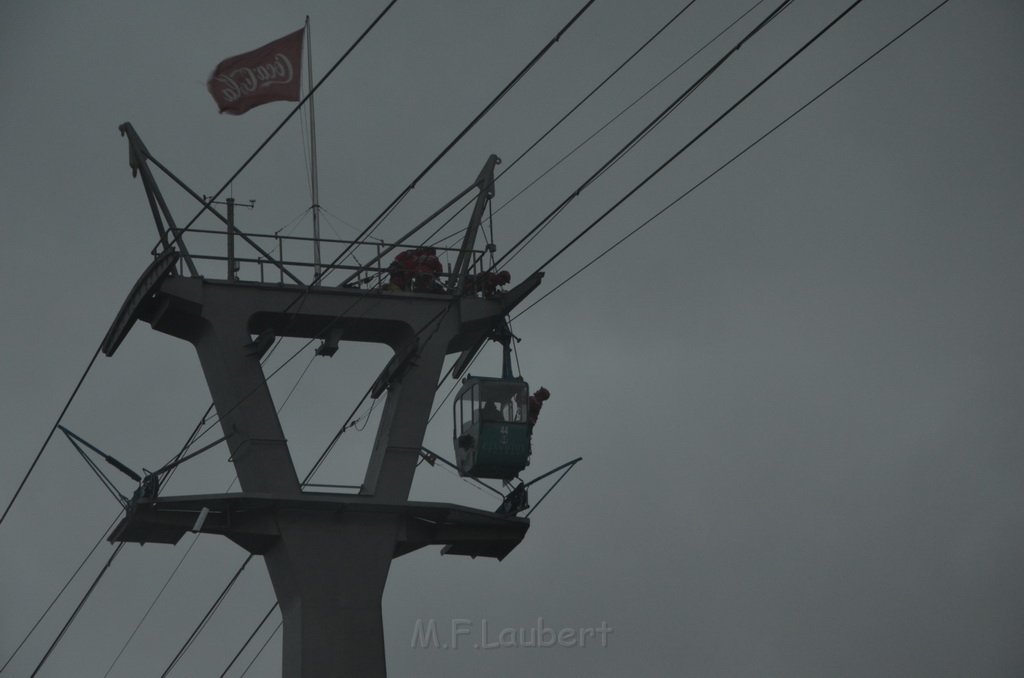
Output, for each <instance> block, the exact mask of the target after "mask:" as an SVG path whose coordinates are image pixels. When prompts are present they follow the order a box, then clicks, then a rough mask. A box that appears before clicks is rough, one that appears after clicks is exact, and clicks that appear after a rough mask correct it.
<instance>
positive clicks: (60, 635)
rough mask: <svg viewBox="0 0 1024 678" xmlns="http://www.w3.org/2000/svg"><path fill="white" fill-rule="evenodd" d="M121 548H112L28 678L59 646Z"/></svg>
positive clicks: (119, 545) (121, 546)
mask: <svg viewBox="0 0 1024 678" xmlns="http://www.w3.org/2000/svg"><path fill="white" fill-rule="evenodd" d="M122 548H124V543H121V544H118V545H117V547H116V548H114V552H113V553H111V554H110V557H109V558H107V562H106V563H104V565H103V569H102V570H100V572H99V574H97V575H96V578H95V579H93V581H92V584H90V586H89V588H88V590H87V591H86V592H85V595H83V596H82V599H81V600H79V601H78V605H76V606H75V609H74V611H73V612H72V613H71V616H70V617H68V620H67V621H66V622H65V623H64V626H63V627H61V630H60V632H59V633H58V634H57V637H56V638H54V639H53V642H52V643H50V647H48V648H47V649H46V653H45V654H44V655H43V658H42V659H40V660H39V663H38V664H37V665H36V668H35V670H33V671H32V676H31V677H30V678H35V676H36V674H38V673H39V670H40V669H42V668H43V665H44V664H45V663H46V660H48V659H49V658H50V655H51V654H53V650H54V649H55V648H56V647H57V645H59V644H60V641H61V639H63V638H64V634H65V633H67V631H68V629H69V628H70V627H71V624H72V622H74V621H75V618H76V617H77V616H78V613H79V612H81V611H82V608H83V607H85V603H86V601H88V600H89V597H90V596H91V595H92V592H93V591H95V590H96V586H97V585H98V584H99V583H100V580H101V579H102V578H103V575H104V574H106V573H107V570H108V569H110V565H111V563H113V562H114V558H116V557H117V554H119V553H120V552H121V549H122Z"/></svg>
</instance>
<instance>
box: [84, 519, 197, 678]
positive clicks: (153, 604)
mask: <svg viewBox="0 0 1024 678" xmlns="http://www.w3.org/2000/svg"><path fill="white" fill-rule="evenodd" d="M198 541H199V534H198V533H197V534H196V536H195V537H194V538H193V539H192V543H191V544H189V545H188V549H186V550H185V553H184V554H183V555H182V556H181V559H180V560H178V564H177V565H175V566H174V570H172V571H171V576H169V577H168V578H167V581H165V582H164V585H163V586H161V587H160V590H159V591H157V594H156V597H155V598H153V601H152V602H151V603H150V604H149V607H147V608H146V611H145V612H144V613H143V614H142V618H141V619H140V620H139V621H138V623H137V624H135V628H134V629H132V632H131V634H129V636H128V640H126V641H124V644H123V645H121V649H120V650H118V652H117V656H115V657H114V660H113V661H112V662H110V666H108V667H107V671H106V673H104V674H103V678H107V676H109V675H110V672H111V671H113V670H114V666H115V665H117V662H118V660H120V659H121V655H123V654H124V651H125V650H127V649H128V646H129V645H130V644H131V642H132V640H133V639H134V638H135V634H137V633H138V632H139V629H141V628H142V624H143V623H144V622H145V621H146V619H147V618H148V617H149V613H150V612H152V611H153V608H154V607H156V604H157V602H159V600H160V597H161V596H162V595H163V594H164V591H166V590H167V587H168V586H170V584H171V580H172V579H174V575H176V574H177V573H178V570H179V569H181V566H182V564H183V563H184V562H185V559H186V558H188V554H190V553H192V547H194V546H195V545H196V542H198Z"/></svg>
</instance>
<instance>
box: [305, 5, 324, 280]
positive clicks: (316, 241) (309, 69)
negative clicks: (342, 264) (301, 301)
mask: <svg viewBox="0 0 1024 678" xmlns="http://www.w3.org/2000/svg"><path fill="white" fill-rule="evenodd" d="M312 40H313V39H312V37H311V35H310V32H309V15H308V14H307V15H306V73H307V75H306V82H307V83H308V87H309V169H310V172H309V175H310V182H311V184H312V193H313V280H314V281H319V280H320V271H321V264H320V179H319V177H318V176H317V161H316V112H315V108H316V107H315V106H314V105H313V42H312Z"/></svg>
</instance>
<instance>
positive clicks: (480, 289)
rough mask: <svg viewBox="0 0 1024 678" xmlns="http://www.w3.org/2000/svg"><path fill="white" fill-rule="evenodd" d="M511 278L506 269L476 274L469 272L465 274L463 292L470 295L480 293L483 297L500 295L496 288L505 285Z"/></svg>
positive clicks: (491, 297) (490, 297) (488, 297)
mask: <svg viewBox="0 0 1024 678" xmlns="http://www.w3.org/2000/svg"><path fill="white" fill-rule="evenodd" d="M511 280H512V276H511V275H510V274H509V272H508V271H498V272H497V273H495V272H494V271H485V272H483V273H478V274H476V275H473V274H472V273H470V274H469V275H467V276H466V282H465V284H464V286H463V292H464V293H465V294H467V295H470V296H472V295H476V294H481V295H483V298H484V299H493V298H494V297H497V296H499V295H501V290H499V289H498V288H499V287H501V286H502V285H507V284H508V283H509V282H510V281H511Z"/></svg>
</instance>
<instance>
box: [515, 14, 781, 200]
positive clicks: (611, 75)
mask: <svg viewBox="0 0 1024 678" xmlns="http://www.w3.org/2000/svg"><path fill="white" fill-rule="evenodd" d="M696 1H697V0H690V1H689V2H688V3H686V4H685V5H684V6H683V8H682V9H681V10H679V11H678V12H676V13H675V14H674V15H673V16H672V18H671V19H669V20H668V21H666V22H665V23H664V24H662V26H661V28H659V29H658V30H657V31H655V32H654V34H653V35H651V37H649V38H647V40H646V42H644V44H642V45H640V46H639V47H637V48H636V50H634V52H633V53H632V54H630V55H629V56H628V57H626V60H625V61H623V62H622V63H621V64H619V65H618V66H617V67H616V68H615V69H614V70H613V71H612V72H611V73H609V74H608V75H607V76H605V78H604V79H603V80H602V81H601V82H599V83H597V85H596V86H595V87H594V88H593V89H592V90H590V92H589V93H587V95H586V96H584V97H583V98H582V99H580V100H579V101H578V102H577V103H576V105H575V106H573V107H572V108H570V109H569V111H568V112H567V113H565V115H563V116H562V117H561V118H559V119H558V121H557V122H555V124H553V125H552V126H551V127H549V128H548V130H547V131H546V132H544V133H543V134H541V135H540V136H539V137H538V138H537V140H536V141H534V142H533V143H532V144H530V145H529V146H528V147H527V149H526V150H525V151H523V152H522V153H520V154H519V156H518V157H517V158H516V159H515V160H513V161H512V162H511V163H509V164H508V166H507V167H505V168H504V169H503V170H502V171H501V173H500V174H499V175H498V177H496V178H495V181H497V179H498V178H500V177H501V175H502V174H504V173H505V172H508V171H509V170H510V169H512V168H513V167H515V165H516V163H518V162H519V161H520V160H522V159H523V157H524V156H525V155H526V154H527V153H529V152H530V151H532V150H533V149H534V148H536V147H537V145H538V144H540V143H541V142H542V141H544V139H546V138H547V137H548V135H550V134H551V133H552V132H554V131H555V130H556V129H557V128H558V127H559V126H560V125H561V124H562V123H563V122H565V121H566V119H567V118H569V116H571V115H572V114H573V113H575V112H576V111H577V110H579V108H580V106H582V105H583V104H585V103H586V102H587V101H589V100H590V97H592V96H594V95H595V94H597V92H598V90H600V89H601V88H602V87H604V86H605V85H606V84H608V81H609V80H611V79H612V78H614V77H615V76H616V75H618V73H619V71H621V70H622V69H623V68H625V67H626V66H627V65H629V63H630V62H631V61H632V60H633V59H635V58H636V56H637V55H639V54H640V52H642V51H644V50H645V49H646V48H647V46H648V45H650V44H651V43H652V42H654V41H655V40H656V39H657V37H658V36H659V35H661V34H662V33H664V32H665V31H666V30H668V28H669V26H671V25H672V24H673V23H675V21H676V19H678V18H679V17H681V16H682V15H683V13H684V12H686V10H688V9H690V6H691V5H693V3H695V2H696ZM761 1H762V2H763V0H761Z"/></svg>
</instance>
